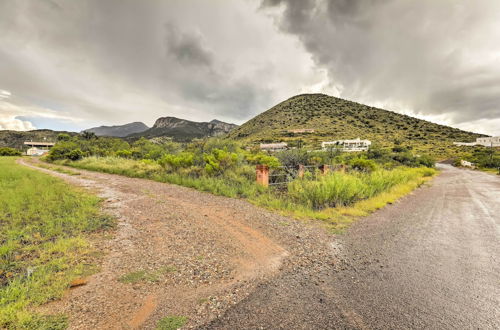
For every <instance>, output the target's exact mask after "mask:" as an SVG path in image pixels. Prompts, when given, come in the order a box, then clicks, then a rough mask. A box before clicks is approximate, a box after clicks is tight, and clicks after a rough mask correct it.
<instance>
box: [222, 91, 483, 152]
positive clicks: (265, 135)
mask: <svg viewBox="0 0 500 330" xmlns="http://www.w3.org/2000/svg"><path fill="white" fill-rule="evenodd" d="M291 129H314V130H315V131H314V132H313V133H290V132H288V130H291ZM480 136H483V135H480V134H475V133H470V132H465V131H462V130H459V129H457V128H452V127H448V126H443V125H438V124H434V123H431V122H428V121H425V120H421V119H417V118H413V117H410V116H406V115H402V114H398V113H395V112H391V111H387V110H383V109H378V108H374V107H370V106H366V105H363V104H359V103H356V102H352V101H347V100H343V99H340V98H336V97H332V96H328V95H324V94H303V95H297V96H294V97H292V98H290V99H288V100H286V101H284V102H281V103H279V104H278V105H276V106H274V107H273V108H271V109H269V110H267V111H265V112H263V113H261V114H260V115H258V116H256V117H255V118H253V119H251V120H249V121H248V122H246V123H245V124H243V125H241V126H240V127H239V128H236V129H235V130H233V131H232V132H230V133H229V137H230V138H234V139H239V140H241V141H243V142H245V143H260V142H277V141H283V142H287V143H289V144H290V145H291V146H294V145H298V144H303V145H305V146H306V147H309V148H312V149H319V148H320V146H321V142H323V141H332V140H339V139H355V138H358V137H360V138H361V139H368V140H371V141H372V142H373V143H374V144H375V145H378V146H380V147H391V148H392V147H393V146H394V145H395V143H396V144H400V145H403V146H404V147H406V148H408V149H411V150H413V151H414V152H415V153H419V154H420V153H421V154H430V155H433V156H436V157H437V158H439V159H442V158H448V157H449V156H451V155H453V153H454V152H455V149H456V147H454V146H453V145H452V142H454V141H464V142H468V141H475V139H476V138H477V137H480Z"/></svg>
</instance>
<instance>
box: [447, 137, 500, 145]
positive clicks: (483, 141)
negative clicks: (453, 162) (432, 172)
mask: <svg viewBox="0 0 500 330" xmlns="http://www.w3.org/2000/svg"><path fill="white" fill-rule="evenodd" d="M453 144H454V145H457V146H469V147H472V146H484V147H500V136H493V137H480V138H477V139H476V142H453Z"/></svg>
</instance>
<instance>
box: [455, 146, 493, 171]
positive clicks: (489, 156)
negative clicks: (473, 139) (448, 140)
mask: <svg viewBox="0 0 500 330" xmlns="http://www.w3.org/2000/svg"><path fill="white" fill-rule="evenodd" d="M458 155H459V156H458V157H456V158H455V160H454V163H453V165H455V166H460V160H462V159H463V160H466V161H469V162H471V163H473V164H474V165H475V166H477V167H478V168H479V169H480V170H484V171H487V172H493V173H495V172H496V173H498V174H500V148H489V147H483V146H475V147H465V146H462V147H460V151H459V152H458Z"/></svg>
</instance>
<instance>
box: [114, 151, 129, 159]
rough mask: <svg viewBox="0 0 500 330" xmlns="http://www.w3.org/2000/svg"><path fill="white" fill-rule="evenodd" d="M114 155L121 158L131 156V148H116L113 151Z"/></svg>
mask: <svg viewBox="0 0 500 330" xmlns="http://www.w3.org/2000/svg"><path fill="white" fill-rule="evenodd" d="M115 155H116V157H121V158H132V151H131V150H118V151H117V152H115Z"/></svg>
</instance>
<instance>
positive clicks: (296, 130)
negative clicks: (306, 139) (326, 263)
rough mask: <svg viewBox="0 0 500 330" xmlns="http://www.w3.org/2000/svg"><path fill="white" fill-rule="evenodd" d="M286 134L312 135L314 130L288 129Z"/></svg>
mask: <svg viewBox="0 0 500 330" xmlns="http://www.w3.org/2000/svg"><path fill="white" fill-rule="evenodd" d="M288 133H294V134H299V133H314V129H313V128H297V129H289V130H288Z"/></svg>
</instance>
